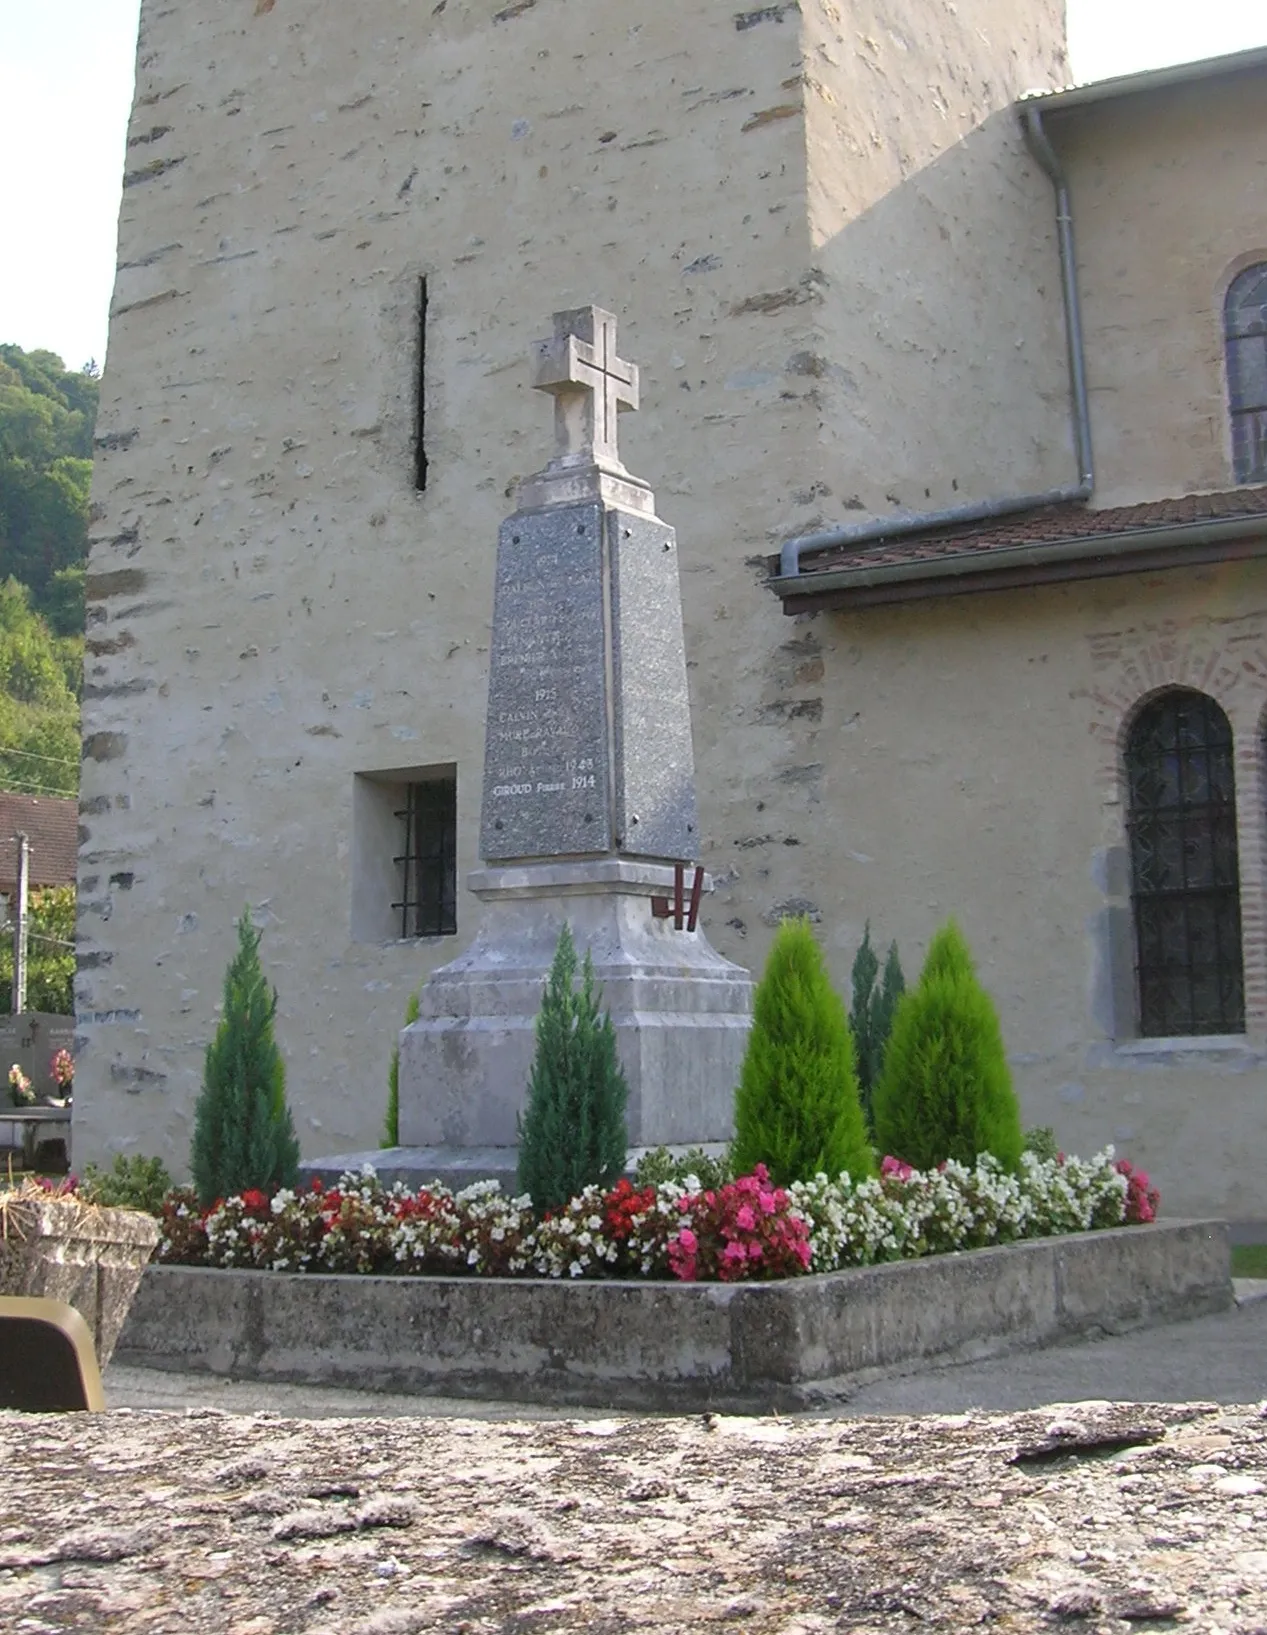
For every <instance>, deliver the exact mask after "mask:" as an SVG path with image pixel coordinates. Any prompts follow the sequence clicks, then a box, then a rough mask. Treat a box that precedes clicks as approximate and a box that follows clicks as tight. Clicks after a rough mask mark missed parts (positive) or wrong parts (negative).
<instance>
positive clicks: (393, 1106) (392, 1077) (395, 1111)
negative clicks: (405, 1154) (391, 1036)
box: [379, 993, 422, 1147]
mask: <svg viewBox="0 0 1267 1635" xmlns="http://www.w3.org/2000/svg"><path fill="white" fill-rule="evenodd" d="M421 1014H422V997H421V995H420V994H416V993H411V994H410V996H409V1003H408V1004H407V1005H406V1006H405V1026H406V1027H409V1026H410V1025H411V1024H412V1023H414V1022H416V1021H417V1020H418V1018H419V1016H420V1015H421ZM399 1145H400V1038H399V1036H397V1039H396V1043H395V1044H394V1045H393V1046H392V1059H391V1065H390V1066H389V1067H388V1069H387V1112H386V1114H385V1115H384V1117H383V1139H382V1140H381V1141H380V1142H379V1146H380V1147H399Z"/></svg>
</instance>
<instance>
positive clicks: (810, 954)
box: [731, 919, 875, 1185]
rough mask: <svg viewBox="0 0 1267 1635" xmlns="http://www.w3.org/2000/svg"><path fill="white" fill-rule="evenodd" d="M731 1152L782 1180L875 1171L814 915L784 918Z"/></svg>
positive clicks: (751, 1044) (757, 1002)
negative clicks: (813, 925) (812, 922)
mask: <svg viewBox="0 0 1267 1635" xmlns="http://www.w3.org/2000/svg"><path fill="white" fill-rule="evenodd" d="M731 1159H732V1161H733V1164H734V1167H735V1173H736V1174H739V1175H743V1174H747V1173H748V1172H749V1171H751V1170H752V1169H754V1168H755V1167H756V1165H757V1164H764V1165H765V1166H766V1168H767V1169H768V1170H769V1171H770V1175H771V1178H772V1179H773V1180H774V1181H775V1182H776V1183H777V1184H779V1185H786V1184H787V1183H788V1182H789V1181H807V1180H810V1179H811V1178H812V1177H813V1176H814V1175H816V1174H818V1173H819V1171H822V1172H824V1173H825V1174H827V1175H832V1176H835V1175H839V1174H840V1172H841V1170H848V1171H849V1173H850V1175H851V1176H853V1177H854V1178H855V1179H862V1178H863V1177H865V1176H868V1175H872V1174H874V1173H875V1155H874V1153H873V1152H872V1151H871V1147H870V1144H869V1143H868V1141H867V1130H866V1125H865V1123H864V1121H863V1116H862V1107H861V1105H860V1103H859V1100H858V1076H857V1072H856V1071H855V1068H854V1051H853V1041H852V1040H851V1039H850V1036H849V1023H848V1020H847V1018H846V1016H845V1007H844V1003H843V1001H842V1000H841V998H840V995H839V994H838V993H837V992H836V991H835V989H834V988H833V987H832V985H831V979H830V978H829V976H828V974H827V969H826V966H825V965H824V963H823V956H822V951H821V950H820V949H819V946H818V941H817V939H816V938H815V936H814V933H813V931H812V930H811V929H810V923H809V921H808V920H806V919H788V920H784V921H783V923H782V925H781V926H780V927H779V929H778V931H777V933H776V934H775V938H774V945H773V947H772V948H771V949H770V957H769V959H768V960H767V961H766V966H765V971H764V972H763V973H762V977H761V981H760V982H759V983H758V984H757V991H756V994H755V996H754V998H753V1017H752V1030H751V1032H750V1033H749V1035H748V1048H747V1051H746V1053H745V1055H744V1061H743V1068H742V1071H741V1073H740V1077H739V1088H738V1089H737V1090H736V1092H735V1139H734V1143H733V1145H732V1147H731Z"/></svg>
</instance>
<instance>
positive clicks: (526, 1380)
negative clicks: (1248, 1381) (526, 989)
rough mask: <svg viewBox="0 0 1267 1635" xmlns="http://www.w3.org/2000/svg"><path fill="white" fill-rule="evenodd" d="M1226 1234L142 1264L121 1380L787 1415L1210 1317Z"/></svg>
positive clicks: (1177, 1229) (1228, 1292)
mask: <svg viewBox="0 0 1267 1635" xmlns="http://www.w3.org/2000/svg"><path fill="white" fill-rule="evenodd" d="M1229 1264H1230V1256H1229V1250H1228V1241H1227V1227H1226V1224H1225V1223H1224V1222H1222V1221H1169V1222H1165V1223H1163V1224H1159V1225H1155V1226H1147V1227H1129V1228H1124V1229H1120V1230H1114V1231H1106V1232H1084V1233H1076V1234H1071V1235H1069V1236H1067V1237H1059V1238H1048V1239H1043V1240H1039V1241H1035V1242H1027V1243H1015V1244H1008V1245H1006V1246H1004V1247H1000V1248H995V1249H979V1250H975V1251H972V1252H969V1253H966V1254H955V1255H937V1256H932V1257H929V1258H928V1259H926V1260H910V1261H899V1262H897V1263H895V1264H892V1265H886V1266H870V1267H862V1268H859V1269H856V1270H853V1271H847V1272H833V1273H830V1274H828V1275H826V1276H818V1277H804V1278H793V1279H789V1280H788V1281H786V1282H781V1283H749V1284H710V1283H695V1284H684V1283H650V1282H632V1281H630V1282H616V1281H612V1282H597V1281H596V1282H575V1283H573V1282H567V1283H564V1282H555V1281H549V1280H538V1279H493V1278H483V1279H481V1278H455V1277H435V1278H431V1277H354V1276H332V1275H327V1274H307V1273H277V1272H239V1271H210V1270H207V1269H205V1268H201V1267H184V1266H152V1267H150V1268H149V1270H148V1271H147V1272H146V1274H145V1278H144V1281H143V1282H142V1285H141V1290H140V1293H139V1294H138V1296H137V1299H136V1302H135V1304H134V1306H133V1308H132V1312H131V1314H130V1316H129V1319H128V1323H127V1327H126V1328H125V1330H124V1333H123V1336H122V1338H121V1340H120V1342H119V1347H118V1352H117V1357H118V1361H119V1362H120V1363H122V1364H127V1365H131V1366H137V1367H146V1368H168V1369H176V1370H182V1371H186V1372H194V1373H212V1374H220V1375H227V1376H231V1377H233V1378H235V1379H249V1380H262V1381H266V1380H277V1381H291V1382H296V1383H305V1384H311V1385H343V1386H353V1387H356V1388H358V1389H361V1390H377V1391H401V1392H408V1393H414V1392H417V1393H420V1394H426V1393H428V1392H430V1393H434V1394H442V1395H448V1396H468V1397H479V1398H495V1399H500V1400H503V1401H521V1402H552V1403H576V1404H583V1405H590V1406H597V1407H610V1408H639V1409H647V1408H651V1409H670V1408H674V1409H676V1408H681V1409H688V1408H702V1407H718V1408H720V1407H724V1408H727V1409H783V1410H793V1409H797V1408H804V1407H809V1406H812V1405H815V1404H818V1403H822V1402H827V1401H831V1400H833V1399H839V1398H841V1397H844V1396H848V1394H849V1393H850V1391H851V1390H853V1389H856V1388H857V1386H858V1385H860V1384H862V1383H864V1382H865V1381H866V1380H867V1379H868V1378H874V1377H875V1376H876V1375H877V1374H882V1373H898V1372H902V1371H903V1370H904V1369H909V1368H912V1367H915V1366H917V1365H919V1364H922V1363H925V1362H927V1361H929V1360H931V1359H935V1360H936V1361H938V1362H951V1361H962V1360H967V1359H972V1358H980V1357H988V1356H999V1355H1003V1354H1005V1353H1007V1352H1011V1351H1020V1350H1027V1349H1030V1348H1033V1347H1037V1346H1045V1345H1053V1344H1058V1343H1060V1342H1062V1341H1065V1340H1069V1339H1072V1338H1074V1337H1075V1336H1077V1335H1085V1334H1092V1333H1119V1332H1122V1331H1124V1330H1126V1329H1129V1328H1139V1327H1145V1326H1149V1325H1152V1324H1155V1323H1162V1322H1167V1321H1171V1320H1173V1319H1175V1318H1177V1317H1195V1316H1198V1315H1201V1314H1203V1313H1207V1312H1214V1311H1222V1310H1226V1309H1227V1308H1228V1307H1230V1306H1231V1304H1232V1298H1233V1296H1232V1284H1231V1278H1230V1275H1229Z"/></svg>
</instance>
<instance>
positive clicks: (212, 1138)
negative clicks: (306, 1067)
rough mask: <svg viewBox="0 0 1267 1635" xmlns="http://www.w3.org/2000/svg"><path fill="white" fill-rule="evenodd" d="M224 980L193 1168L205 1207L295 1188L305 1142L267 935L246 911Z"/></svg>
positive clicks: (200, 1106) (196, 1130) (200, 1100)
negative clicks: (263, 952) (294, 1106)
mask: <svg viewBox="0 0 1267 1635" xmlns="http://www.w3.org/2000/svg"><path fill="white" fill-rule="evenodd" d="M237 930H238V948H237V953H236V954H235V955H234V956H233V959H232V961H231V962H230V964H229V968H228V970H227V971H226V973H225V978H224V1005H223V1007H222V1009H221V1013H220V1025H219V1027H218V1028H217V1029H216V1036H215V1038H214V1039H213V1040H212V1041H211V1043H210V1044H209V1045H208V1046H207V1055H206V1060H205V1063H204V1066H203V1082H202V1092H201V1094H200V1095H199V1097H198V1102H197V1105H196V1107H195V1109H194V1136H193V1149H192V1152H191V1155H190V1167H191V1169H192V1170H193V1177H194V1185H195V1187H196V1188H197V1189H198V1196H199V1198H200V1199H201V1200H202V1203H203V1205H204V1206H205V1205H207V1204H212V1203H214V1202H215V1201H216V1199H217V1198H227V1197H229V1196H230V1195H231V1194H232V1193H235V1192H242V1191H244V1190H245V1189H246V1188H248V1187H259V1188H260V1189H261V1191H264V1192H272V1191H276V1189H277V1188H278V1187H282V1186H293V1185H294V1182H295V1178H296V1175H297V1173H298V1166H299V1141H298V1139H297V1138H296V1136H295V1125H294V1121H293V1119H292V1118H291V1116H290V1108H289V1107H288V1106H287V1104H286V1069H285V1066H284V1064H283V1062H282V1057H281V1052H280V1051H279V1050H278V1048H277V1042H276V1040H275V1039H274V1038H273V1018H274V1017H275V1016H276V1014H277V990H276V989H275V988H271V987H270V986H269V984H268V982H267V981H266V980H265V977H264V971H263V968H262V967H261V965H260V936H261V933H260V932H258V931H256V930H255V928H254V927H253V926H252V924H251V916H250V911H249V910H247V909H244V910H243V911H242V918H241V919H240V920H239V921H238V927H237Z"/></svg>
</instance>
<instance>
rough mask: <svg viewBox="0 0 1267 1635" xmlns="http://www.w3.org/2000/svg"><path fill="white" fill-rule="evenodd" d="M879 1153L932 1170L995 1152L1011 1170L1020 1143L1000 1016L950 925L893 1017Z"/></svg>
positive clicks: (881, 1093) (878, 1104) (882, 1085)
mask: <svg viewBox="0 0 1267 1635" xmlns="http://www.w3.org/2000/svg"><path fill="white" fill-rule="evenodd" d="M873 1111H874V1116H875V1135H876V1146H877V1148H878V1149H879V1151H880V1152H882V1153H885V1154H892V1156H893V1157H894V1158H900V1159H903V1160H905V1162H906V1163H908V1164H913V1165H914V1166H915V1168H916V1169H931V1168H933V1167H934V1166H936V1165H937V1164H940V1163H941V1162H942V1160H943V1159H947V1158H956V1159H958V1160H959V1161H960V1162H961V1163H964V1164H974V1163H975V1162H976V1159H977V1156H978V1155H979V1154H980V1153H983V1152H988V1153H992V1154H993V1155H994V1156H995V1157H996V1158H997V1159H998V1160H999V1162H1000V1163H1001V1164H1003V1165H1005V1166H1006V1167H1007V1168H1008V1169H1015V1168H1016V1167H1017V1165H1018V1164H1019V1162H1020V1157H1021V1152H1022V1149H1023V1145H1024V1137H1023V1136H1022V1133H1021V1113H1020V1106H1019V1103H1018V1102H1017V1099H1016V1093H1015V1091H1014V1090H1013V1088H1012V1075H1011V1071H1010V1070H1009V1068H1008V1065H1007V1053H1006V1051H1005V1050H1004V1048H1003V1034H1002V1030H1001V1029H1000V1027H999V1017H998V1012H997V1011H996V1010H995V1008H994V1002H993V1001H992V1000H991V998H990V996H989V994H987V993H986V991H985V989H984V988H983V987H982V986H981V983H980V981H979V980H978V978H977V973H976V968H975V966H974V965H973V961H972V955H971V953H970V952H969V949H968V944H967V943H966V942H965V941H964V937H963V933H962V932H961V931H960V930H959V927H958V926H957V925H956V924H955V922H954V921H953V920H948V921H947V922H946V924H945V925H944V926H942V928H941V930H940V931H938V932H937V934H936V936H935V937H934V938H933V940H932V943H931V944H930V946H929V950H928V957H927V959H926V960H925V961H924V969H923V971H922V972H921V973H920V979H919V982H918V983H917V984H916V986H915V987H914V988H913V989H911V991H910V992H909V993H906V994H904V995H903V997H902V999H901V1000H900V1002H899V1003H898V1007H897V1012H896V1014H895V1016H894V1018H893V1030H892V1032H891V1033H890V1035H889V1045H888V1049H887V1051H886V1052H885V1058H884V1067H883V1070H882V1071H881V1074H880V1078H879V1081H878V1083H877V1084H876V1088H875V1096H874V1100H873Z"/></svg>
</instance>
